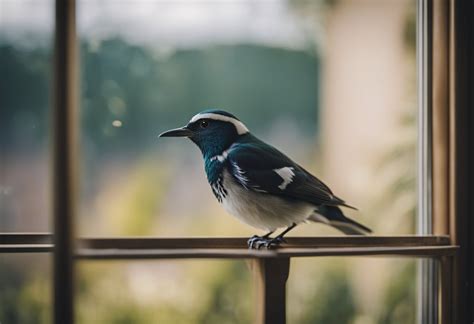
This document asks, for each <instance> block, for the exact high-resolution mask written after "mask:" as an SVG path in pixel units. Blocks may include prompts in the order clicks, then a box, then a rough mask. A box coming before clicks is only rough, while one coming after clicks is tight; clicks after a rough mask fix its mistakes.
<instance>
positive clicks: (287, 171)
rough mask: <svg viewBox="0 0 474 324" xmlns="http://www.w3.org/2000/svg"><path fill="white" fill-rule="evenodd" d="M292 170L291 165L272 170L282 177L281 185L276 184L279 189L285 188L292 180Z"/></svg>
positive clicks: (293, 174)
mask: <svg viewBox="0 0 474 324" xmlns="http://www.w3.org/2000/svg"><path fill="white" fill-rule="evenodd" d="M293 170H294V168H293V167H284V168H281V169H274V170H273V171H275V172H276V174H278V175H279V176H280V177H281V178H282V179H283V182H282V183H281V185H279V186H278V188H280V189H281V190H285V188H286V187H287V186H288V185H289V184H290V183H291V182H292V181H293V177H294V176H295V173H294V172H293Z"/></svg>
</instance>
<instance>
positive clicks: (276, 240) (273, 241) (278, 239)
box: [263, 223, 296, 249]
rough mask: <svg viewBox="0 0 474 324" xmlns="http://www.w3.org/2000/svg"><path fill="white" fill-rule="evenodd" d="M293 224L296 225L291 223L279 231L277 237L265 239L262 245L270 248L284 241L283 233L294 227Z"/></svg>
mask: <svg viewBox="0 0 474 324" xmlns="http://www.w3.org/2000/svg"><path fill="white" fill-rule="evenodd" d="M295 226H296V223H293V224H291V225H290V226H288V228H287V229H286V230H284V231H283V232H281V233H280V234H279V235H278V236H277V237H275V238H272V239H269V240H267V242H265V244H263V246H265V247H266V248H267V249H271V248H273V247H276V246H278V245H280V244H281V243H284V242H285V239H284V238H283V235H285V234H286V233H288V232H289V231H291V230H292V229H293V228H295Z"/></svg>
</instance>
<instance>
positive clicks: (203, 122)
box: [199, 120, 209, 128]
mask: <svg viewBox="0 0 474 324" xmlns="http://www.w3.org/2000/svg"><path fill="white" fill-rule="evenodd" d="M199 126H201V128H206V127H207V126H209V122H208V121H207V120H201V122H200V123H199Z"/></svg>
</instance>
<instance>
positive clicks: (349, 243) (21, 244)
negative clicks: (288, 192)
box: [0, 233, 457, 323]
mask: <svg viewBox="0 0 474 324" xmlns="http://www.w3.org/2000/svg"><path fill="white" fill-rule="evenodd" d="M286 240H287V243H284V244H282V246H281V247H280V248H278V249H273V250H249V249H248V248H247V243H246V242H247V239H246V238H237V237H236V238H200V237H189V238H155V237H121V238H80V239H77V240H76V242H75V243H76V244H75V246H76V250H75V251H74V258H75V259H76V260H143V259H247V260H249V264H250V268H251V270H252V272H253V274H254V280H255V284H254V287H256V289H257V309H256V319H255V323H285V321H286V281H287V279H288V276H289V274H290V263H291V258H296V257H321V256H386V257H397V256H398V257H400V256H402V257H416V258H434V259H437V260H439V261H440V264H441V269H442V270H441V271H442V273H445V274H446V273H449V271H451V270H450V269H451V267H452V262H453V256H454V255H455V254H456V251H457V247H456V246H453V245H450V241H449V238H448V237H447V236H354V237H350V236H343V237H335V236H334V237H332V236H331V237H288V238H287V239H286ZM53 241H54V238H53V236H52V235H51V234H48V233H43V234H33V233H3V234H0V253H49V252H53V250H54V245H53ZM444 282H445V284H444V285H443V281H442V282H441V284H442V289H443V291H444V294H447V295H446V296H449V291H450V290H449V289H450V287H448V286H447V282H446V281H444ZM442 302H443V306H442V310H443V312H448V311H449V306H448V305H449V304H448V302H447V301H446V300H444V298H443V301H442Z"/></svg>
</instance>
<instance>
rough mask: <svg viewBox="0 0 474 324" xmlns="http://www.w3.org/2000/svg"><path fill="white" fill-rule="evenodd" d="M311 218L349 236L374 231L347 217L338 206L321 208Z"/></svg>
mask: <svg viewBox="0 0 474 324" xmlns="http://www.w3.org/2000/svg"><path fill="white" fill-rule="evenodd" d="M315 212H316V213H315V214H313V215H311V217H310V218H309V219H310V220H312V221H315V222H321V223H325V224H328V225H331V226H333V227H335V228H337V229H338V230H340V231H341V232H343V233H344V234H347V235H367V234H370V233H372V230H371V229H370V228H368V227H366V226H364V225H362V224H359V223H357V222H356V221H354V220H352V219H350V218H348V217H346V216H345V215H344V214H343V213H342V210H341V209H340V208H339V207H336V206H321V207H319V208H318V209H317V210H316V211H315Z"/></svg>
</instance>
